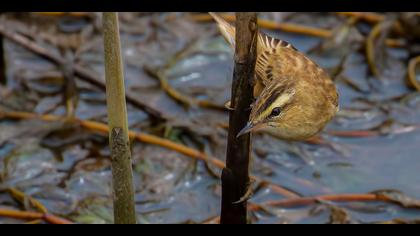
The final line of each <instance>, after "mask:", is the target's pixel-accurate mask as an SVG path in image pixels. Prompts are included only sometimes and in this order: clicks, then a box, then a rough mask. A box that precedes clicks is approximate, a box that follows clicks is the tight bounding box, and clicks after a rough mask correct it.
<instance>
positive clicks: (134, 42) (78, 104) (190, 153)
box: [0, 12, 420, 223]
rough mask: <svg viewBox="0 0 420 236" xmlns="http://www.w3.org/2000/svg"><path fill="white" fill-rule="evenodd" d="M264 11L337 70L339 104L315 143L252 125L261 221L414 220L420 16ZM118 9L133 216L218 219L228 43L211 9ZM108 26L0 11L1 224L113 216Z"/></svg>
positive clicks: (254, 205)
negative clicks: (284, 137) (106, 86)
mask: <svg viewBox="0 0 420 236" xmlns="http://www.w3.org/2000/svg"><path fill="white" fill-rule="evenodd" d="M222 16H224V17H225V18H226V19H228V20H230V21H232V20H233V16H234V14H233V13H226V14H222ZM259 17H260V21H259V25H260V30H262V31H264V32H266V33H267V34H269V35H271V36H274V37H276V38H280V39H283V40H286V41H288V42H290V43H291V44H293V45H294V46H295V47H296V48H297V49H298V50H300V51H302V52H304V53H305V54H307V55H308V57H310V58H312V59H313V60H314V61H315V62H317V63H318V64H319V65H321V66H322V67H323V68H325V69H326V70H327V71H328V72H329V73H330V75H331V76H332V77H333V79H334V81H335V83H336V85H337V87H338V90H339V93H340V107H341V111H340V112H339V113H338V115H337V116H336V118H335V119H334V120H333V121H332V122H331V123H330V124H329V126H328V127H327V128H326V130H325V131H324V132H323V133H321V134H320V135H319V136H317V137H314V138H312V139H310V140H308V141H307V142H300V143H288V142H284V141H281V140H278V139H276V138H275V137H272V136H270V135H268V134H265V133H258V134H255V135H254V136H253V151H252V158H253V159H252V165H251V168H252V174H253V175H254V176H256V181H255V183H254V185H253V187H254V188H255V189H254V190H255V191H254V192H255V194H254V196H253V197H252V199H251V200H250V204H249V205H250V207H249V209H250V213H249V214H250V216H251V217H250V220H251V221H252V223H415V222H419V220H420V217H419V213H420V212H419V210H418V208H419V207H420V200H417V199H420V185H419V183H420V174H419V172H418V170H419V169H420V153H419V144H420V130H419V128H420V93H419V92H418V91H419V90H420V84H419V81H418V80H419V73H418V72H419V69H420V66H416V65H417V64H418V62H420V57H419V55H420V53H419V52H420V47H419V46H420V40H419V38H420V14H419V13H414V12H413V13H357V12H353V13H352V12H341V13H294V12H286V13H283V12H274V13H261V14H259ZM119 20H120V21H119V22H120V34H121V43H122V53H123V58H124V62H125V76H126V78H125V81H126V82H125V83H126V89H127V95H128V96H130V98H131V99H129V101H128V116H129V117H128V119H129V126H130V130H132V131H134V132H136V135H137V136H136V138H135V139H133V142H132V155H133V168H134V178H135V189H136V210H137V216H138V221H139V223H214V222H217V219H218V215H219V213H220V190H221V186H220V180H219V177H218V176H219V175H220V172H221V169H220V167H221V165H220V163H223V162H224V158H225V150H226V140H227V123H228V112H227V111H225V110H224V108H223V104H224V103H225V102H226V101H227V100H229V99H230V85H231V78H232V73H233V71H232V70H233V60H232V59H233V50H232V49H231V48H230V47H229V45H228V44H227V43H226V42H225V41H224V39H223V38H222V36H221V35H220V33H219V32H218V29H217V27H216V24H215V23H214V22H213V21H212V19H211V18H210V16H209V15H208V14H207V13H129V12H125V13H120V14H119ZM101 28H102V21H101V13H83V12H77V13H60V12H55V13H2V14H1V15H0V36H1V43H2V50H0V52H1V55H0V56H1V58H2V59H1V60H0V118H1V119H0V223H27V222H31V223H45V222H48V223H53V222H50V221H48V220H45V219H41V218H40V219H35V218H36V217H35V218H33V219H32V218H25V217H16V216H10V215H7V214H5V213H4V209H13V210H17V211H19V212H23V213H25V212H26V213H27V212H42V213H45V212H49V213H50V214H52V215H56V216H60V217H63V218H65V219H67V220H70V221H72V222H75V223H112V221H113V217H112V214H113V213H112V212H113V211H112V199H111V193H112V192H111V190H112V189H111V186H110V184H111V170H110V160H109V156H110V150H109V148H108V136H107V133H104V132H103V130H102V131H101V128H100V126H98V124H99V123H103V124H106V121H107V118H106V117H107V115H106V114H107V113H106V112H107V110H106V97H105V92H104V66H103V41H102V32H101V31H102V29H101ZM417 68H419V69H417ZM144 106H146V107H148V108H149V110H152V113H153V112H155V113H158V116H159V117H156V115H150V112H144V110H143V109H140V108H142V107H144ZM146 134H147V135H146ZM154 137H159V138H161V139H159V140H158V141H156V140H155V139H153V138H154ZM165 140H166V142H171V144H172V143H173V144H178V146H176V147H172V146H171V147H172V148H171V147H169V148H168V145H167V143H166V144H165V143H164V142H162V141H165ZM169 146H170V145H169ZM182 148H184V149H182ZM296 196H301V197H312V196H327V197H326V198H323V199H322V200H320V201H300V202H298V203H297V202H296V201H295V202H293V201H291V200H290V198H291V197H296ZM332 200H337V201H332ZM373 200H374V201H373Z"/></svg>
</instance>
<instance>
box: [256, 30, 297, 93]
mask: <svg viewBox="0 0 420 236" xmlns="http://www.w3.org/2000/svg"><path fill="white" fill-rule="evenodd" d="M257 51H258V58H257V62H256V65H255V72H256V74H257V77H258V78H259V79H260V80H261V81H262V83H263V84H264V85H268V84H269V83H270V82H271V81H272V79H273V74H274V75H279V74H281V70H282V65H281V64H279V63H281V61H282V60H281V59H282V56H283V55H284V54H290V52H292V51H297V49H296V48H295V47H293V46H292V45H291V44H290V43H288V42H286V41H284V40H280V39H276V38H273V37H270V36H268V35H266V34H265V33H263V32H260V33H259V35H258V47H257Z"/></svg>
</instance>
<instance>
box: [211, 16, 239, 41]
mask: <svg viewBox="0 0 420 236" xmlns="http://www.w3.org/2000/svg"><path fill="white" fill-rule="evenodd" d="M209 14H210V15H211V16H212V17H213V19H214V20H215V21H216V22H217V26H218V27H219V30H220V32H221V33H222V35H223V37H224V38H225V39H226V41H227V42H228V43H229V44H230V46H231V47H232V48H235V27H234V26H233V25H231V24H230V23H229V22H227V21H226V20H225V19H223V18H222V17H221V16H219V15H218V14H216V13H214V12H209Z"/></svg>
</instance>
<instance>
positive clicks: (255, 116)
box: [210, 12, 338, 141]
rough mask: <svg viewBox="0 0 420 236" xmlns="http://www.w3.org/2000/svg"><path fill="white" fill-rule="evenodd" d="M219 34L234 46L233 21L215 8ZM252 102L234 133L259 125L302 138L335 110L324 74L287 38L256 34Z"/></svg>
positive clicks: (332, 91)
mask: <svg viewBox="0 0 420 236" xmlns="http://www.w3.org/2000/svg"><path fill="white" fill-rule="evenodd" d="M210 15H211V16H212V17H213V18H214V19H215V20H216V22H217V23H218V26H219V29H220V31H221V33H222V34H223V36H224V37H225V39H226V40H227V41H228V42H229V43H230V45H231V46H232V47H233V48H234V45H235V27H234V26H232V25H231V24H230V23H228V22H227V21H225V20H224V19H223V18H221V17H220V16H218V15H217V14H215V13H211V12H210ZM255 75H256V79H255V81H256V82H255V86H254V97H255V98H256V100H255V102H254V103H253V104H252V110H251V115H250V117H249V121H248V124H247V125H246V126H245V127H244V128H243V129H242V130H241V131H240V132H239V133H238V136H240V135H242V134H245V133H248V132H250V131H256V130H262V131H266V132H268V133H270V134H272V135H274V136H277V137H279V138H281V139H284V140H291V141H298V140H305V139H308V138H310V137H312V136H314V135H315V134H317V133H318V132H320V131H321V130H322V129H323V128H324V127H325V125H326V124H327V123H328V122H329V121H330V120H331V119H332V118H333V117H334V115H335V114H336V113H337V111H338V93H337V90H336V87H335V85H334V83H333V82H332V80H331V79H330V77H329V75H328V74H327V73H326V72H325V71H324V70H323V69H322V68H321V67H319V66H318V65H317V64H316V63H314V62H313V61H311V60H310V59H309V58H307V57H306V56H305V55H303V54H302V53H301V52H299V51H298V50H297V49H296V48H294V47H293V46H292V45H291V44H289V43H288V42H286V41H283V40H280V39H275V38H273V37H270V36H268V35H266V34H264V33H262V32H259V34H258V42H257V62H256V66H255Z"/></svg>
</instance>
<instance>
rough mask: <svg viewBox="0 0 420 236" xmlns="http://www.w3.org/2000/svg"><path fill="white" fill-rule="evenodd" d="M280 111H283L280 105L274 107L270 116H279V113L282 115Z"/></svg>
mask: <svg viewBox="0 0 420 236" xmlns="http://www.w3.org/2000/svg"><path fill="white" fill-rule="evenodd" d="M280 112H281V109H280V107H276V108H274V109H273V110H272V111H271V114H270V116H271V117H274V116H278V115H280Z"/></svg>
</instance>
